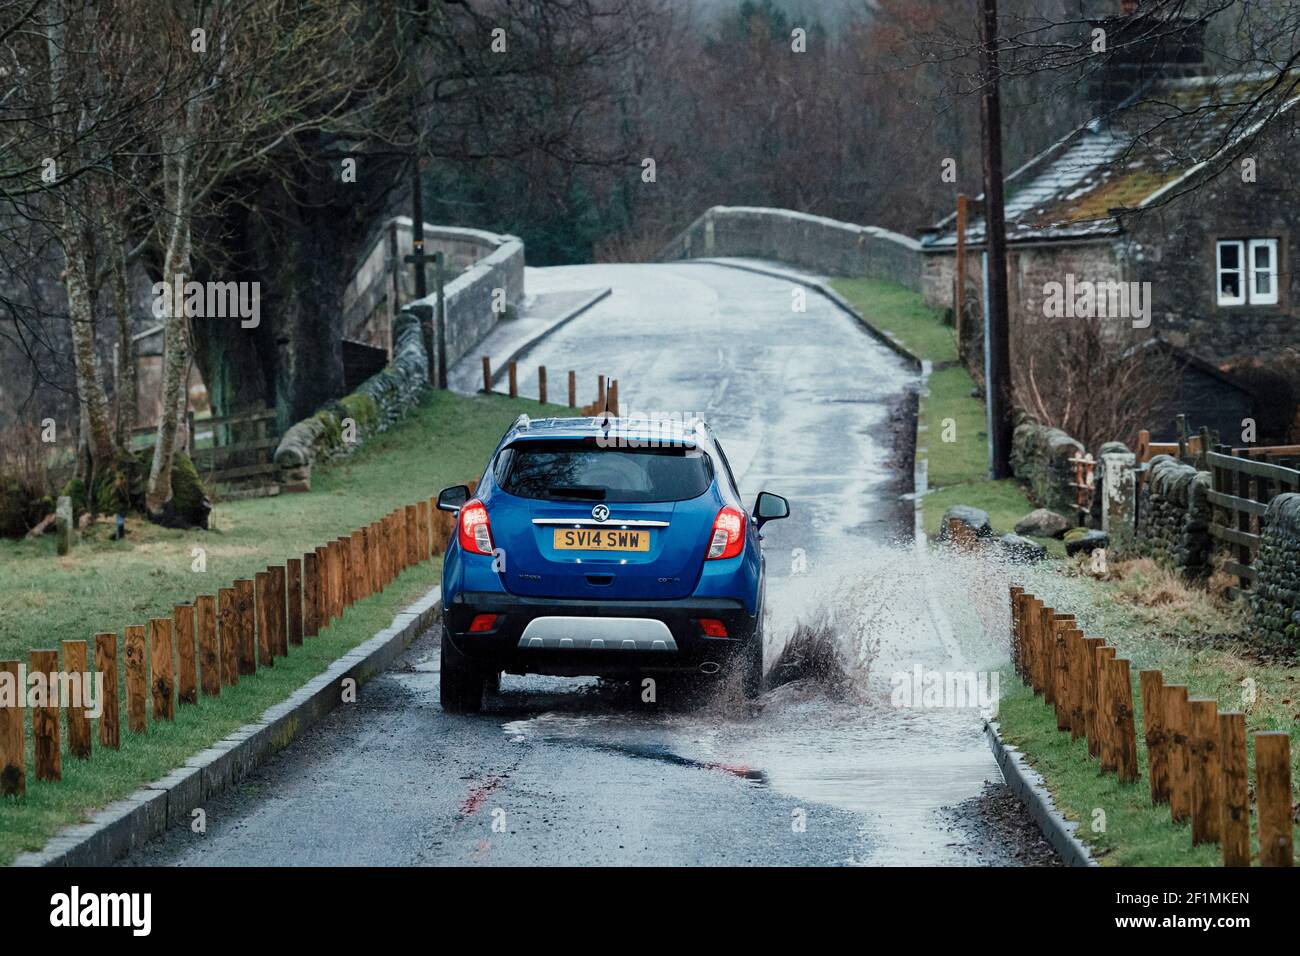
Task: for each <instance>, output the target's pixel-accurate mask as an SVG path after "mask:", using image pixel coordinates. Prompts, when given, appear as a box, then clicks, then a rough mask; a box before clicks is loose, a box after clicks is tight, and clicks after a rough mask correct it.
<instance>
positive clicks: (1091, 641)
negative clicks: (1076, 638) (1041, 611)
mask: <svg viewBox="0 0 1300 956" xmlns="http://www.w3.org/2000/svg"><path fill="white" fill-rule="evenodd" d="M1105 644H1106V641H1105V640H1104V639H1103V638H1100V637H1085V638H1084V639H1083V671H1084V681H1083V683H1084V699H1083V732H1084V734H1085V735H1086V736H1087V738H1088V756H1089V757H1098V758H1100V757H1101V727H1100V726H1099V725H1098V723H1097V697H1098V693H1099V689H1098V685H1099V684H1100V683H1101V676H1100V671H1099V670H1098V665H1099V662H1100V661H1101V655H1100V654H1099V653H1098V651H1099V650H1101V648H1102V647H1103V646H1105Z"/></svg>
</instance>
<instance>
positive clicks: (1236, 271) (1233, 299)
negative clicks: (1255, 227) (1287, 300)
mask: <svg viewBox="0 0 1300 956" xmlns="http://www.w3.org/2000/svg"><path fill="white" fill-rule="evenodd" d="M1215 256H1216V259H1217V261H1216V263H1215V279H1216V286H1215V298H1216V301H1217V302H1218V304H1219V305H1246V304H1247V303H1249V304H1250V305H1277V301H1278V271H1279V270H1278V241H1277V240H1276V239H1221V240H1219V241H1218V242H1217V243H1215Z"/></svg>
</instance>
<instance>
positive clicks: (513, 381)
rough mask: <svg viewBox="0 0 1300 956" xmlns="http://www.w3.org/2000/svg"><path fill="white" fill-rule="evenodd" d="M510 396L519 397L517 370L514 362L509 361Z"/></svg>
mask: <svg viewBox="0 0 1300 956" xmlns="http://www.w3.org/2000/svg"><path fill="white" fill-rule="evenodd" d="M510 397H511V398H518V397H519V372H518V369H517V368H516V366H515V363H514V362H511V363H510Z"/></svg>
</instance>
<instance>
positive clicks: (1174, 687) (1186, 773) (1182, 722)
mask: <svg viewBox="0 0 1300 956" xmlns="http://www.w3.org/2000/svg"><path fill="white" fill-rule="evenodd" d="M1163 691H1164V698H1165V733H1166V740H1167V743H1166V749H1167V750H1168V764H1169V815H1170V817H1171V819H1172V820H1173V821H1174V822H1175V823H1182V822H1183V821H1184V820H1186V819H1187V818H1188V817H1190V816H1191V815H1192V767H1191V761H1190V755H1189V753H1188V750H1187V742H1188V735H1189V734H1190V733H1191V720H1192V712H1191V708H1190V707H1189V706H1188V704H1187V687H1186V686H1185V685H1183V684H1165V686H1164V688H1163Z"/></svg>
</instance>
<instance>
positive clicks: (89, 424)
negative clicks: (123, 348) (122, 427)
mask: <svg viewBox="0 0 1300 956" xmlns="http://www.w3.org/2000/svg"><path fill="white" fill-rule="evenodd" d="M63 248H64V250H65V254H66V256H67V268H66V269H65V270H64V273H63V287H64V291H65V292H66V293H67V297H68V322H69V325H70V326H71V331H72V360H73V366H74V369H75V372H76V381H77V400H78V402H79V403H80V407H81V416H82V421H83V423H84V424H85V431H86V443H87V445H88V446H89V448H90V456H91V459H92V461H93V463H94V464H95V466H96V467H98V466H101V465H104V464H107V463H108V462H110V461H112V460H113V454H114V444H113V428H112V415H111V414H110V409H109V403H108V395H107V393H106V392H105V391H104V373H103V369H102V368H101V366H100V362H99V351H98V350H97V349H96V347H95V308H94V303H93V301H92V297H91V290H90V284H89V282H88V281H87V268H86V263H85V260H84V259H83V258H82V255H81V253H80V251H79V250H78V248H77V244H76V241H75V240H73V239H65V240H64V243H63Z"/></svg>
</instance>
